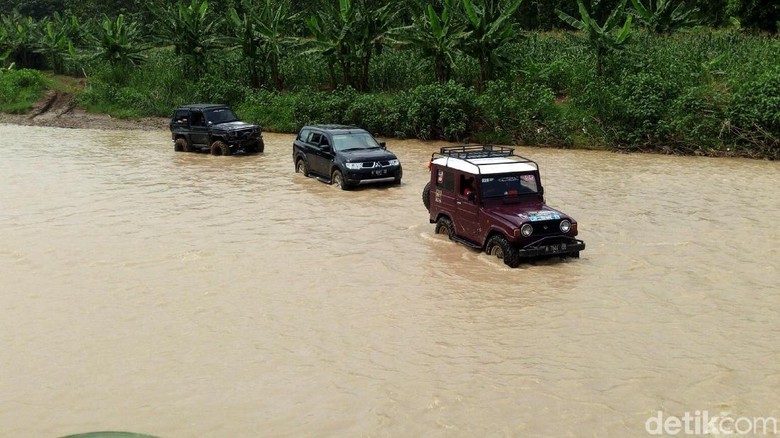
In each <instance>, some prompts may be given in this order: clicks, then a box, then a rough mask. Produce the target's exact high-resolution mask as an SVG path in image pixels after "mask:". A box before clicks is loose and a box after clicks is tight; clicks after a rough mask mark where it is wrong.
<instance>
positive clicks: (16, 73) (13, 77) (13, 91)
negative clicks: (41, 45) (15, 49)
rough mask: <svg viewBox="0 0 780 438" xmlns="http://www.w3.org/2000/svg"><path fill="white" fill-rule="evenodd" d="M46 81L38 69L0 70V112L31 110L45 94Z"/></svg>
mask: <svg viewBox="0 0 780 438" xmlns="http://www.w3.org/2000/svg"><path fill="white" fill-rule="evenodd" d="M46 83H47V81H46V79H45V78H44V77H43V74H42V73H41V72H39V71H38V70H28V69H22V70H5V69H4V70H0V112H7V113H24V112H27V111H29V110H30V109H31V108H32V107H33V104H34V103H35V101H37V100H38V99H40V98H41V96H42V95H43V90H44V89H45V88H46Z"/></svg>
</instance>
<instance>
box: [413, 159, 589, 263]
mask: <svg viewBox="0 0 780 438" xmlns="http://www.w3.org/2000/svg"><path fill="white" fill-rule="evenodd" d="M429 166H430V169H431V180H430V181H429V182H428V183H427V184H426V185H425V189H424V190H423V193H422V199H423V204H425V207H426V208H427V209H428V211H429V212H430V222H431V223H435V224H436V233H437V234H446V235H448V236H449V238H450V239H451V240H454V241H456V242H460V243H462V244H464V245H467V246H470V247H472V248H475V249H479V250H483V249H484V250H485V252H486V253H488V254H490V255H494V256H497V257H498V258H500V259H503V260H504V263H506V264H507V266H510V267H512V268H514V267H517V266H518V265H519V264H520V260H521V259H523V258H531V257H543V256H560V257H579V255H580V251H582V250H583V249H585V242H583V241H582V240H579V239H575V236H577V222H576V221H575V220H574V219H573V218H572V217H570V216H568V215H566V214H564V213H562V212H560V211H558V210H555V209H552V208H550V207H548V206H547V205H546V204H545V203H544V188H543V187H542V182H541V179H540V178H539V166H538V165H537V164H536V163H535V162H533V161H531V160H529V159H527V158H523V157H521V156H519V155H515V154H514V149H512V148H507V147H501V146H492V145H466V146H452V147H443V148H441V151H440V152H437V153H436V152H435V153H433V154H432V156H431V162H430V165H429Z"/></svg>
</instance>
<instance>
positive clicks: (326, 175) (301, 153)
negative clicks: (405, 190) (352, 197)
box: [292, 125, 403, 190]
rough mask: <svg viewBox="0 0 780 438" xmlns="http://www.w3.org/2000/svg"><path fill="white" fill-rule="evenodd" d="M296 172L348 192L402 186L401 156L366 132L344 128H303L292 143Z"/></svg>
mask: <svg viewBox="0 0 780 438" xmlns="http://www.w3.org/2000/svg"><path fill="white" fill-rule="evenodd" d="M292 158H293V163H294V164H295V171H296V172H298V173H302V174H304V175H305V176H310V175H313V176H316V177H318V178H319V179H321V180H322V181H325V182H329V183H331V184H333V185H336V186H339V187H341V189H342V190H349V189H350V188H352V187H355V186H358V185H361V184H372V183H393V184H400V183H401V177H402V176H403V169H402V168H401V162H400V161H399V160H398V157H396V156H395V154H393V153H392V152H390V151H388V150H387V146H386V145H385V143H384V142H381V143H380V142H377V141H376V139H374V137H373V136H372V135H371V134H369V133H368V131H366V130H364V129H360V128H357V127H355V126H344V125H312V126H304V127H303V128H302V129H301V130H300V132H299V133H298V137H297V138H296V139H295V141H294V142H293V154H292Z"/></svg>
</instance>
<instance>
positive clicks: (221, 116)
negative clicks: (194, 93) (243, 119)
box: [206, 108, 238, 125]
mask: <svg viewBox="0 0 780 438" xmlns="http://www.w3.org/2000/svg"><path fill="white" fill-rule="evenodd" d="M206 115H207V116H208V119H209V122H211V124H212V125H217V124H220V123H227V122H235V121H236V120H238V117H236V114H235V113H234V112H233V111H232V110H230V109H228V108H219V109H213V110H209V111H208V112H207V113H206Z"/></svg>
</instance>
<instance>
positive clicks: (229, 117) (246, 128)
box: [169, 104, 265, 155]
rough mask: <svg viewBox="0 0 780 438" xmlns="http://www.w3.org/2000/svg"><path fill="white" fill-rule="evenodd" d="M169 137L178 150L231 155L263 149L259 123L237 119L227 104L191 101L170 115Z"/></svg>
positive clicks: (261, 150)
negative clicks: (195, 102) (193, 102)
mask: <svg viewBox="0 0 780 438" xmlns="http://www.w3.org/2000/svg"><path fill="white" fill-rule="evenodd" d="M169 126H170V128H171V138H172V139H173V149H174V150H175V151H177V152H193V151H201V152H211V154H213V155H232V154H234V153H236V152H239V151H243V152H245V153H248V154H251V153H257V152H263V150H264V149H265V143H264V142H263V130H262V128H261V127H260V126H258V125H254V124H251V123H246V122H242V121H240V120H238V117H236V114H235V113H234V112H233V110H231V109H230V107H228V106H226V105H215V104H194V105H184V106H180V107H178V108H176V110H175V111H174V112H173V116H171V123H170V125H169Z"/></svg>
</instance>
